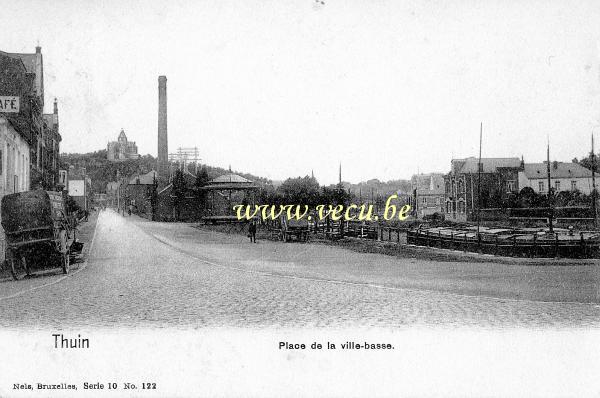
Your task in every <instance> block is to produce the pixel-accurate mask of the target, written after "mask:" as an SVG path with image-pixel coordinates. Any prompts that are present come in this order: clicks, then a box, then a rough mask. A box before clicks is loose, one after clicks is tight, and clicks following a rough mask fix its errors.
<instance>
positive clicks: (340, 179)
mask: <svg viewBox="0 0 600 398" xmlns="http://www.w3.org/2000/svg"><path fill="white" fill-rule="evenodd" d="M339 183H340V184H341V183H342V162H340V177H339Z"/></svg>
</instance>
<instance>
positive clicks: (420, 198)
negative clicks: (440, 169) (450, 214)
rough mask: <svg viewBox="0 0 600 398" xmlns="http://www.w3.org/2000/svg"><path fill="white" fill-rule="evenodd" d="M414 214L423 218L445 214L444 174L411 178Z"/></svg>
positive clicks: (420, 175)
mask: <svg viewBox="0 0 600 398" xmlns="http://www.w3.org/2000/svg"><path fill="white" fill-rule="evenodd" d="M410 181H411V186H412V196H413V198H412V200H411V203H410V205H411V206H412V207H413V214H414V215H415V216H416V217H417V218H423V217H425V216H430V215H433V214H435V213H440V214H443V213H444V202H445V194H446V190H445V185H444V175H443V174H442V173H430V174H416V175H413V176H412V178H411V180H410Z"/></svg>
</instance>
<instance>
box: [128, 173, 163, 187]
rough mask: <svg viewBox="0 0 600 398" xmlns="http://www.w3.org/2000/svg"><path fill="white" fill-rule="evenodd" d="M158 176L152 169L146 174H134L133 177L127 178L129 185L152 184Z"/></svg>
mask: <svg viewBox="0 0 600 398" xmlns="http://www.w3.org/2000/svg"><path fill="white" fill-rule="evenodd" d="M157 178H158V173H156V171H154V170H152V171H151V172H149V173H146V174H142V175H139V176H134V177H133V178H131V179H130V180H129V184H130V185H137V184H140V185H152V184H154V182H155V181H156V179H157Z"/></svg>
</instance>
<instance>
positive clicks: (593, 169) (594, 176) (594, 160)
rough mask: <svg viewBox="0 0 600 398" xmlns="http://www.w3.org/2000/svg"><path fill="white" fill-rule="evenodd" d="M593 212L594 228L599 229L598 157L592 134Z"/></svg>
mask: <svg viewBox="0 0 600 398" xmlns="http://www.w3.org/2000/svg"><path fill="white" fill-rule="evenodd" d="M592 212H593V214H594V228H597V227H598V214H597V213H596V155H595V154H594V134H593V133H592Z"/></svg>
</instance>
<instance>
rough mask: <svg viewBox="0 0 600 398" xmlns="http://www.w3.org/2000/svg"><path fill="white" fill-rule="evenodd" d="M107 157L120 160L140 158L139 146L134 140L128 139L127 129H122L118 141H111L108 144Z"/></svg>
mask: <svg viewBox="0 0 600 398" xmlns="http://www.w3.org/2000/svg"><path fill="white" fill-rule="evenodd" d="M106 157H107V159H108V160H112V161H119V160H128V159H138V158H139V157H140V155H139V154H138V147H137V145H136V144H135V142H134V141H128V140H127V135H125V131H124V130H123V129H121V132H120V133H119V137H118V138H117V141H112V142H109V143H108V145H107V146H106Z"/></svg>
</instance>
